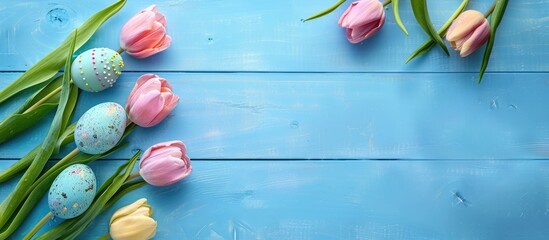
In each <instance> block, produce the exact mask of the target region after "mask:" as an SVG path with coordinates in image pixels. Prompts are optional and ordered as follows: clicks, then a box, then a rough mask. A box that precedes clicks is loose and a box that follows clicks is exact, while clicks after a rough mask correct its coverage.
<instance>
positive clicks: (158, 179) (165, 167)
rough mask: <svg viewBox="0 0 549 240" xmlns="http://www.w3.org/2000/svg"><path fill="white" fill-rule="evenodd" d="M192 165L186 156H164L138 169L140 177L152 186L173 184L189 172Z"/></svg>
mask: <svg viewBox="0 0 549 240" xmlns="http://www.w3.org/2000/svg"><path fill="white" fill-rule="evenodd" d="M191 170H192V167H191V165H190V160H189V159H188V158H185V159H179V158H174V157H168V158H164V159H162V160H161V161H150V163H149V164H148V165H147V166H146V167H143V168H141V169H140V170H139V174H140V175H141V177H142V178H143V179H144V180H145V181H147V183H149V184H151V185H154V186H166V185H170V184H173V183H175V182H177V181H179V180H181V179H183V178H185V177H187V176H188V175H189V174H190V173H191Z"/></svg>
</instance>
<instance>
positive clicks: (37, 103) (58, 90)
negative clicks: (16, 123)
mask: <svg viewBox="0 0 549 240" xmlns="http://www.w3.org/2000/svg"><path fill="white" fill-rule="evenodd" d="M59 92H61V86H59V87H58V88H56V89H54V90H53V91H51V92H50V93H48V95H46V96H44V97H43V98H42V99H40V100H39V101H38V102H36V103H34V104H33V105H32V106H30V107H29V108H27V110H25V111H24V112H23V114H25V113H28V112H30V111H32V110H34V109H36V108H37V107H38V106H40V105H42V104H43V103H44V102H46V101H48V100H49V99H50V98H51V97H53V96H55V95H57V94H58V93H59Z"/></svg>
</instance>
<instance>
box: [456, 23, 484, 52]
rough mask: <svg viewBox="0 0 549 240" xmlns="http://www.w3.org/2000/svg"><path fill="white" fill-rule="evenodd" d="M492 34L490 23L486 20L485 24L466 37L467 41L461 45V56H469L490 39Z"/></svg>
mask: <svg viewBox="0 0 549 240" xmlns="http://www.w3.org/2000/svg"><path fill="white" fill-rule="evenodd" d="M489 36H490V24H488V21H486V22H485V23H484V24H482V25H481V26H479V27H478V28H476V29H475V31H474V32H473V33H472V34H471V36H470V37H468V38H466V41H465V42H464V43H463V46H461V51H460V53H459V55H460V56H461V57H467V56H469V54H471V53H473V52H474V51H475V50H477V49H478V48H479V47H480V46H482V44H484V43H485V42H486V40H488V37H489Z"/></svg>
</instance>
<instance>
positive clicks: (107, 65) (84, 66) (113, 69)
mask: <svg viewBox="0 0 549 240" xmlns="http://www.w3.org/2000/svg"><path fill="white" fill-rule="evenodd" d="M122 68H124V61H123V60H122V57H121V56H120V54H119V53H118V52H116V51H114V50H112V49H108V48H92V49H90V50H88V51H85V52H83V53H81V54H80V55H78V57H76V59H74V61H73V63H72V67H71V77H72V81H73V82H74V84H75V85H76V86H78V88H80V89H82V90H84V91H88V92H100V91H103V90H105V89H107V88H110V87H112V86H113V85H114V83H115V82H116V80H117V79H118V77H119V76H120V74H122Z"/></svg>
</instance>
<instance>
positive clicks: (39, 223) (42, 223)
mask: <svg viewBox="0 0 549 240" xmlns="http://www.w3.org/2000/svg"><path fill="white" fill-rule="evenodd" d="M52 217H53V213H51V212H49V213H48V214H46V216H44V217H43V218H42V219H41V220H40V222H38V223H37V224H36V225H34V227H33V228H32V229H31V230H30V232H29V233H27V235H25V237H23V239H24V240H30V239H31V238H32V237H33V236H34V234H36V233H37V232H38V230H40V228H42V226H44V224H46V222H48V220H50V219H51V218H52Z"/></svg>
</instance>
